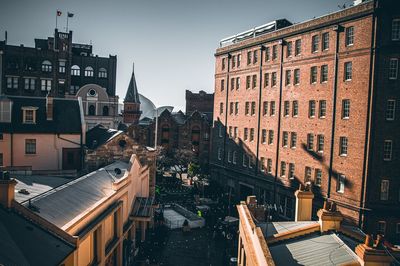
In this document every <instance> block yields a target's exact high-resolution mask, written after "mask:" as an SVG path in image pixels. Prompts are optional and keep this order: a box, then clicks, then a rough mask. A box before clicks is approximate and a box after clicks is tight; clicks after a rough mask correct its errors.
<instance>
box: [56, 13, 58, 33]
mask: <svg viewBox="0 0 400 266" xmlns="http://www.w3.org/2000/svg"><path fill="white" fill-rule="evenodd" d="M57 20H58V10H57V12H56V29H57Z"/></svg>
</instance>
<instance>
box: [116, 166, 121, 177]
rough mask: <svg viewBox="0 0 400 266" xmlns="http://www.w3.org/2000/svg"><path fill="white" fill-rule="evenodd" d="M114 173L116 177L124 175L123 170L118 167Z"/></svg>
mask: <svg viewBox="0 0 400 266" xmlns="http://www.w3.org/2000/svg"><path fill="white" fill-rule="evenodd" d="M114 172H115V174H116V175H120V174H121V173H122V171H121V169H119V168H118V167H117V168H115V169H114Z"/></svg>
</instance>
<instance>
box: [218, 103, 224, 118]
mask: <svg viewBox="0 0 400 266" xmlns="http://www.w3.org/2000/svg"><path fill="white" fill-rule="evenodd" d="M223 113H224V103H219V114H220V115H222V114H223Z"/></svg>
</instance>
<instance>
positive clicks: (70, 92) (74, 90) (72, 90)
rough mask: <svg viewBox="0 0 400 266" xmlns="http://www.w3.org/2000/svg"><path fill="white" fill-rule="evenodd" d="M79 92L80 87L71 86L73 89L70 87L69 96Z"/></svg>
mask: <svg viewBox="0 0 400 266" xmlns="http://www.w3.org/2000/svg"><path fill="white" fill-rule="evenodd" d="M78 90H79V86H74V85H71V87H69V94H75V93H76V92H77V91H78Z"/></svg>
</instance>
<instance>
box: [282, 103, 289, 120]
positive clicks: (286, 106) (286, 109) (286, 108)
mask: <svg viewBox="0 0 400 266" xmlns="http://www.w3.org/2000/svg"><path fill="white" fill-rule="evenodd" d="M289 104H290V103H289V101H285V102H284V103H283V116H285V117H288V116H289Z"/></svg>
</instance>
